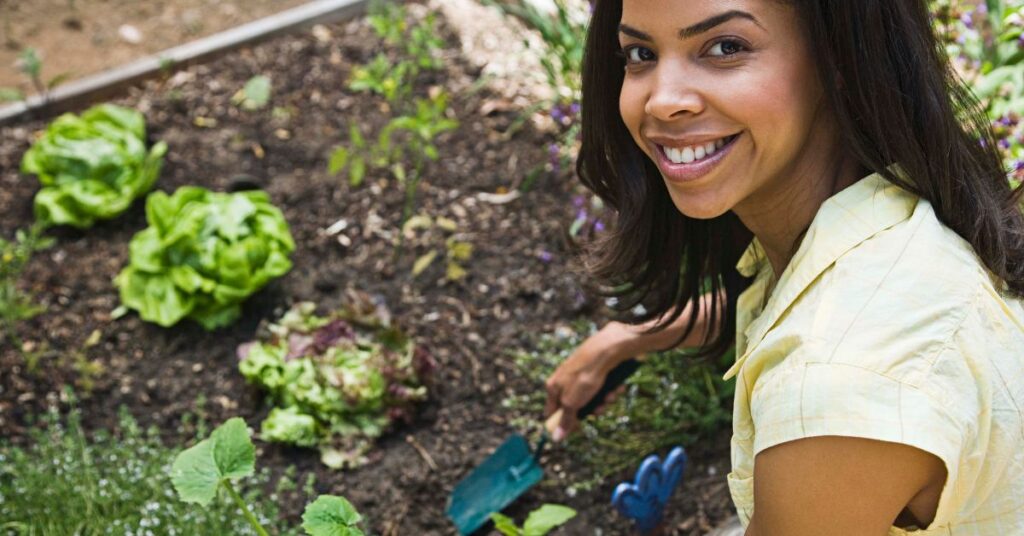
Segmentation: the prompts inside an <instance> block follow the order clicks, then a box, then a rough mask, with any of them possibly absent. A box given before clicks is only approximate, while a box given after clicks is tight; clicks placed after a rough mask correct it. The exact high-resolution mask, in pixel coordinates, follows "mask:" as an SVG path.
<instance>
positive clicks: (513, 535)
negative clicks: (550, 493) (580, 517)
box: [491, 504, 576, 536]
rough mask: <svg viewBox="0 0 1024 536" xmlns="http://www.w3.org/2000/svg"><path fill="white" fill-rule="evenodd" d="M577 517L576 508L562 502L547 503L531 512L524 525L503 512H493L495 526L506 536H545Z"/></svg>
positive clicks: (492, 519)
mask: <svg viewBox="0 0 1024 536" xmlns="http://www.w3.org/2000/svg"><path fill="white" fill-rule="evenodd" d="M574 517H576V510H573V509H572V508H569V507H568V506H562V505H560V504H545V505H544V506H541V507H540V508H538V509H536V510H534V511H532V512H530V515H529V516H527V517H526V522H525V523H523V526H522V527H519V526H517V525H516V523H515V521H513V520H512V518H510V517H508V516H505V515H502V514H497V513H495V514H491V521H494V528H495V529H497V530H498V532H500V533H502V534H504V535H505V536H544V535H545V534H547V533H549V532H551V531H552V530H554V529H555V528H557V527H559V526H561V525H564V524H565V523H566V522H568V521H569V520H570V519H572V518H574Z"/></svg>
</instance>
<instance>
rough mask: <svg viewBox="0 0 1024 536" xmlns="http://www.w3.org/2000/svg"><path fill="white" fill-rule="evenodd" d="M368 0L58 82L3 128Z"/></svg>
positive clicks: (308, 9) (304, 9)
mask: <svg viewBox="0 0 1024 536" xmlns="http://www.w3.org/2000/svg"><path fill="white" fill-rule="evenodd" d="M368 3H369V0H313V1H311V2H309V3H306V4H303V5H301V6H298V7H295V8H292V9H289V10H287V11H282V12H280V13H277V14H275V15H271V16H269V17H265V18H262V19H259V20H256V21H253V22H250V23H247V24H243V25H241V26H237V27H235V28H232V29H230V30H225V31H223V32H220V33H217V34H213V35H211V36H208V37H204V38H202V39H197V40H195V41H192V42H190V43H186V44H184V45H181V46H177V47H174V48H169V49H167V50H164V51H162V52H158V53H156V54H153V55H150V56H146V57H145V58H142V59H140V60H136V61H133V62H131V63H127V64H125V65H122V66H120V67H115V68H113V69H109V70H106V71H103V72H100V73H97V74H95V75H92V76H87V77H85V78H82V79H80V80H76V81H73V82H69V83H67V84H64V85H60V86H58V87H56V88H54V89H53V90H51V91H50V92H49V95H47V96H45V97H44V96H43V95H32V96H30V97H28V98H27V99H25V100H24V101H21V102H18V103H15V104H11V105H8V106H5V107H3V108H0V126H2V125H7V124H10V123H14V122H16V121H20V120H22V119H25V118H26V117H29V116H35V117H48V116H52V115H55V114H58V113H61V112H65V111H68V110H73V109H77V108H81V107H84V106H87V105H89V104H91V103H94V102H98V101H100V100H103V99H107V98H110V97H112V96H114V95H116V94H118V93H120V92H121V91H122V90H123V89H124V88H125V87H127V86H130V85H133V84H137V83H138V82H141V81H142V80H145V79H147V78H152V77H155V76H159V75H160V74H166V73H168V72H171V71H175V70H178V69H180V68H183V67H186V66H189V65H192V64H195V63H199V62H202V61H205V60H209V59H211V58H213V57H216V56H218V55H220V54H223V53H224V52H228V51H230V50H234V49H236V48H239V47H242V46H245V45H250V44H253V43H256V42H258V41H261V40H263V39H266V38H268V37H271V36H274V35H278V34H282V33H286V32H290V31H293V30H296V29H299V28H303V27H305V26H310V25H313V24H324V23H329V22H337V21H340V20H346V19H349V18H352V17H355V16H357V15H361V14H362V13H363V12H365V10H366V6H367V4H368Z"/></svg>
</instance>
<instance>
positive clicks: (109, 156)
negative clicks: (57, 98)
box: [21, 104, 167, 228]
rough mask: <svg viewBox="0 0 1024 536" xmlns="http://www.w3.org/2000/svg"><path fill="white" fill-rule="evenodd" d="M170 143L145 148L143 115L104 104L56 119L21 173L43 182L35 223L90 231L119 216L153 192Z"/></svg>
mask: <svg viewBox="0 0 1024 536" xmlns="http://www.w3.org/2000/svg"><path fill="white" fill-rule="evenodd" d="M166 152H167V144H166V143H164V142H158V143H156V144H154V145H153V146H152V147H151V148H149V149H147V148H146V122H145V119H144V118H143V117H142V114H141V113H139V112H137V111H135V110H132V109H129V108H125V107H121V106H116V105H113V104H99V105H97V106H94V107H92V108H90V109H88V110H86V111H85V112H82V114H81V116H78V115H75V114H71V113H69V114H64V115H62V116H60V117H58V118H57V119H55V120H54V121H53V122H52V123H51V124H50V125H49V126H48V127H47V128H46V131H45V132H44V133H43V135H42V137H41V138H40V139H39V140H38V141H36V142H35V143H34V144H33V145H32V147H31V148H30V149H29V150H28V151H26V152H25V156H24V158H23V159H22V161H21V170H22V172H24V173H31V174H34V175H36V176H38V178H39V182H40V183H41V184H42V186H43V187H42V189H41V190H40V191H39V193H38V194H36V197H35V214H36V218H37V219H38V220H39V222H40V223H41V224H42V225H46V226H50V225H72V226H74V227H79V228H87V227H91V226H92V225H93V224H94V223H95V222H96V220H106V219H110V218H114V217H116V216H119V215H120V214H121V213H123V212H124V211H125V210H127V209H128V207H129V206H130V205H131V204H132V202H133V201H134V200H135V199H136V198H138V197H140V196H142V195H144V194H145V193H147V192H149V190H151V189H152V188H153V184H154V183H155V182H156V180H157V177H158V176H159V175H160V168H161V166H162V165H163V157H164V154H165V153H166Z"/></svg>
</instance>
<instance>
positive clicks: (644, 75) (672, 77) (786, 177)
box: [619, 0, 834, 219]
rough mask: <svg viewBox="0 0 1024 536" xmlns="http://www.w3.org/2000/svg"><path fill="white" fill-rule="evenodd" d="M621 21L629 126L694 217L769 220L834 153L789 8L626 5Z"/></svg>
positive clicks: (634, 1)
mask: <svg viewBox="0 0 1024 536" xmlns="http://www.w3.org/2000/svg"><path fill="white" fill-rule="evenodd" d="M620 22H621V24H620V27H619V43H620V44H621V46H622V49H623V53H624V55H625V63H626V67H625V69H626V73H625V79H624V81H623V84H622V92H621V94H620V96H619V109H620V112H621V114H622V119H623V121H624V122H625V124H626V126H627V128H628V129H629V132H630V134H631V135H632V137H633V139H634V140H635V141H636V144H637V145H638V146H639V147H640V148H641V149H642V150H643V151H644V152H645V153H646V154H647V156H648V157H650V158H651V159H652V160H653V161H654V162H655V163H656V164H657V165H658V169H660V170H661V174H662V177H663V178H664V179H665V184H666V185H667V187H668V191H669V193H670V195H671V196H672V200H673V202H674V203H675V205H676V207H677V208H678V209H679V211H680V212H682V213H683V214H685V215H687V216H689V217H692V218H700V219H708V218H714V217H717V216H720V215H721V214H723V213H725V212H726V211H728V210H733V209H735V210H736V212H737V214H738V215H740V216H741V218H742V217H743V216H744V214H743V213H742V210H746V212H747V213H748V215H750V214H757V213H767V212H769V211H770V207H769V206H767V205H775V204H777V203H778V202H781V201H782V200H783V199H787V198H788V199H789V200H791V201H792V200H793V195H792V194H795V192H798V191H799V190H800V188H799V185H797V184H794V182H795V181H796V179H795V177H798V176H802V175H805V174H806V172H807V170H808V169H814V166H815V165H816V164H815V163H813V162H812V161H821V160H822V159H827V155H828V153H829V149H830V148H833V149H834V147H831V145H830V144H832V143H833V141H832V139H833V138H832V132H829V131H825V130H823V127H822V124H823V122H822V121H819V119H820V117H821V114H822V112H823V111H824V94H823V91H822V87H821V84H820V82H819V79H818V77H817V73H816V70H815V66H814V64H813V62H812V58H811V55H810V51H809V50H808V45H807V39H806V37H805V36H804V34H803V31H802V28H801V26H800V24H799V19H798V17H797V13H796V11H795V10H794V8H792V7H791V6H790V5H789V4H788V3H786V2H780V1H778V0H623V2H622V19H621V21H620ZM808 166H810V167H808ZM741 209H742V210H741ZM776 210H778V208H776ZM776 214H777V212H776Z"/></svg>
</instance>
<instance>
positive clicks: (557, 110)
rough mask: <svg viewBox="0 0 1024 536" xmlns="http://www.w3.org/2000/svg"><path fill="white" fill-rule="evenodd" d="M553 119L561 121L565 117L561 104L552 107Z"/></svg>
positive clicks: (557, 121)
mask: <svg viewBox="0 0 1024 536" xmlns="http://www.w3.org/2000/svg"><path fill="white" fill-rule="evenodd" d="M551 119H554V120H555V122H556V123H561V122H562V120H563V119H565V114H564V113H563V112H562V107H561V106H554V107H552V108H551Z"/></svg>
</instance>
